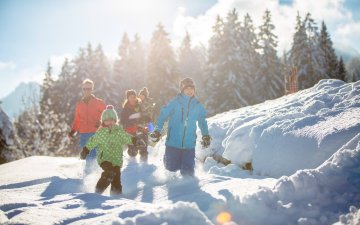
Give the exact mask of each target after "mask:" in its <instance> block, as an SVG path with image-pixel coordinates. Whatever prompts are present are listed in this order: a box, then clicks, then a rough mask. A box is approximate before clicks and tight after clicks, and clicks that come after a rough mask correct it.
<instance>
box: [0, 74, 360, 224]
mask: <svg viewBox="0 0 360 225" xmlns="http://www.w3.org/2000/svg"><path fill="white" fill-rule="evenodd" d="M209 128H210V134H211V136H212V137H213V142H212V145H211V146H210V148H209V149H202V148H201V147H200V146H199V147H198V148H197V149H196V150H197V158H198V159H199V161H198V163H197V167H196V178H182V177H181V176H180V175H179V174H177V173H175V174H174V173H169V172H166V171H165V170H164V168H163V165H162V156H163V153H164V139H163V140H162V141H160V143H159V144H157V145H156V146H155V147H154V148H150V159H149V162H148V163H147V164H143V163H139V162H137V161H134V160H131V159H129V158H128V157H127V156H126V157H125V159H124V161H125V164H124V166H123V168H122V182H123V192H124V193H123V194H122V196H121V197H119V198H114V197H110V196H109V193H108V192H106V193H105V194H104V195H98V194H95V193H93V190H94V185H95V183H96V181H97V179H98V177H99V173H100V171H97V172H96V173H94V174H93V175H91V176H90V177H88V178H86V179H85V180H84V181H83V180H82V179H81V177H82V168H83V161H81V160H79V159H77V158H52V157H44V156H43V157H40V156H36V157H30V158H26V159H22V160H18V161H14V162H11V163H7V164H4V165H1V166H0V174H1V176H0V224H70V223H71V224H144V225H145V224H146V225H149V224H169V225H170V224H194V225H195V224H196V225H201V224H239V225H240V224H333V223H336V224H360V210H359V207H360V82H357V83H350V84H344V83H343V82H341V81H336V80H323V81H321V82H320V83H319V84H317V85H316V86H315V87H313V88H311V89H307V90H304V91H301V92H298V93H296V94H293V95H288V96H285V97H282V98H279V99H276V100H272V101H267V102H265V103H262V104H259V105H256V106H252V107H246V108H242V109H238V110H233V111H230V112H226V113H223V114H219V115H216V116H214V117H212V118H209ZM212 155H220V156H222V157H224V158H226V159H228V160H231V162H232V163H231V164H229V165H227V166H224V165H222V164H218V163H217V162H216V161H215V160H214V159H213V158H212V157H209V156H212ZM200 161H203V163H200ZM247 162H251V163H252V165H253V169H254V170H253V171H252V172H250V171H245V170H242V169H241V166H242V165H243V164H244V163H247Z"/></svg>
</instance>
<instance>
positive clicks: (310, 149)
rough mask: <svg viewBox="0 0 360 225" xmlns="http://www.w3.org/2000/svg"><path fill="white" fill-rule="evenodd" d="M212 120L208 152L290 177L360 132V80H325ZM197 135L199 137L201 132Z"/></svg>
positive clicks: (259, 170)
mask: <svg viewBox="0 0 360 225" xmlns="http://www.w3.org/2000/svg"><path fill="white" fill-rule="evenodd" d="M208 121H209V132H210V134H211V136H212V137H213V142H212V144H211V146H210V149H207V150H203V149H201V147H199V146H200V145H198V149H197V157H198V158H200V159H201V160H204V159H205V158H206V157H208V156H212V155H221V156H222V157H224V158H226V159H229V160H231V162H232V163H235V164H238V165H243V164H244V163H246V162H252V164H253V168H254V173H255V174H258V175H266V176H272V177H281V176H282V175H291V174H293V173H295V172H296V171H297V170H300V169H312V168H316V167H318V166H319V165H321V164H322V163H323V162H324V161H325V160H327V159H328V158H329V157H330V156H331V155H332V154H334V153H335V152H336V151H337V150H338V149H339V148H340V147H341V146H343V145H344V144H345V143H347V142H348V141H349V140H350V139H351V138H353V137H354V136H355V135H356V134H357V133H358V132H359V131H360V82H359V81H358V82H356V83H344V82H342V81H339V80H322V81H320V82H319V83H318V84H317V85H315V86H314V87H313V88H310V89H307V90H303V91H300V92H298V93H295V94H292V95H288V96H284V97H282V98H279V99H276V100H271V101H266V102H264V103H262V104H259V105H255V106H250V107H245V108H241V109H238V110H233V111H229V112H225V113H222V114H218V115H216V116H214V117H212V118H209V119H208ZM198 135H199V136H201V135H200V133H198Z"/></svg>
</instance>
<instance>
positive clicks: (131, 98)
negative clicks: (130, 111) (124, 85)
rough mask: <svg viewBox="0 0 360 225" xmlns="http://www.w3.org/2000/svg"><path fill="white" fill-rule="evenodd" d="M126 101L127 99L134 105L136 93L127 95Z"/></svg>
mask: <svg viewBox="0 0 360 225" xmlns="http://www.w3.org/2000/svg"><path fill="white" fill-rule="evenodd" d="M128 101H129V103H130V105H136V95H130V96H129V97H128Z"/></svg>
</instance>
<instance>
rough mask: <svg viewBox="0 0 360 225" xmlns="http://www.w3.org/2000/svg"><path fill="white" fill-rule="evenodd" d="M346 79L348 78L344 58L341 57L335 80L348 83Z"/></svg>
mask: <svg viewBox="0 0 360 225" xmlns="http://www.w3.org/2000/svg"><path fill="white" fill-rule="evenodd" d="M346 77H347V72H346V68H345V64H344V61H343V58H342V57H340V60H339V62H338V64H337V67H336V75H335V77H334V78H335V79H339V80H342V81H345V82H346Z"/></svg>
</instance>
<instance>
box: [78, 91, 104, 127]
mask: <svg viewBox="0 0 360 225" xmlns="http://www.w3.org/2000/svg"><path fill="white" fill-rule="evenodd" d="M105 108H106V105H105V102H104V101H103V100H101V99H99V98H96V97H95V96H94V95H91V96H90V99H89V100H88V101H87V103H86V101H85V99H84V98H83V99H81V101H79V102H78V103H77V104H76V108H75V118H74V123H73V126H72V130H74V131H77V132H79V133H95V132H96V130H97V129H98V128H99V126H100V124H101V122H100V120H101V114H102V112H103V111H104V109H105Z"/></svg>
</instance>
